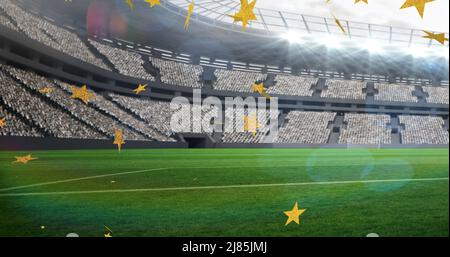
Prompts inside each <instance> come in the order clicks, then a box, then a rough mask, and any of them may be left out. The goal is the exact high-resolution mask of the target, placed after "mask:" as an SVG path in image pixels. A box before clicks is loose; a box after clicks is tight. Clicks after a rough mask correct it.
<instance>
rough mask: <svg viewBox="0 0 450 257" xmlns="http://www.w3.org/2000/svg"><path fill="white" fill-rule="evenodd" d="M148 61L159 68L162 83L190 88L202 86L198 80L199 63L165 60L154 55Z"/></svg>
mask: <svg viewBox="0 0 450 257" xmlns="http://www.w3.org/2000/svg"><path fill="white" fill-rule="evenodd" d="M150 62H151V63H152V64H153V66H155V67H156V68H157V69H159V73H160V76H161V81H162V82H163V83H166V84H170V85H178V86H183V87H192V88H201V87H203V84H202V82H201V81H200V76H201V75H202V74H203V67H202V66H200V65H193V64H186V63H179V62H174V61H167V60H163V59H160V58H155V57H150Z"/></svg>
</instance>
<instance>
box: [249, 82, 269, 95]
mask: <svg viewBox="0 0 450 257" xmlns="http://www.w3.org/2000/svg"><path fill="white" fill-rule="evenodd" d="M266 90H267V88H265V87H264V82H261V83H260V84H253V85H252V91H253V92H258V93H259V94H260V95H262V96H264V97H265V98H267V99H270V96H269V95H268V94H267V93H266Z"/></svg>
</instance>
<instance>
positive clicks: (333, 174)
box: [0, 0, 449, 237]
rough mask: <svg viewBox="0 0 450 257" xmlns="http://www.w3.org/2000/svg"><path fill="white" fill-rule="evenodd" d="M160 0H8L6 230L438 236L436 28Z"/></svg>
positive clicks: (0, 14)
mask: <svg viewBox="0 0 450 257" xmlns="http://www.w3.org/2000/svg"><path fill="white" fill-rule="evenodd" d="M152 2H153V1H143V0H134V1H125V0H124V1H122V0H114V1H109V0H73V1H63V0H60V1H52V0H33V1H32V0H0V77H1V79H0V178H1V179H0V206H1V208H0V217H2V219H1V220H0V236H2V237H3V236H13V237H16V236H31V237H65V236H66V235H76V236H81V237H103V236H108V237H109V236H114V237H135V236H147V237H148V236H150V237H159V236H162V237H166V236H170V237H179V236H182V237H183V236H193V237H197V236H213V237H217V236H244V237H253V236H256V237H261V236H264V237H273V236H277V237H330V236H337V237H366V235H369V234H374V233H375V234H376V235H379V236H382V237H396V236H407V237H415V236H417V237H423V236H432V237H448V231H449V229H448V228H449V226H448V225H449V224H448V218H449V212H448V206H449V184H448V176H449V169H448V168H449V164H448V144H449V66H448V64H449V61H448V60H449V59H448V58H449V57H448V51H449V49H448V40H446V38H448V33H444V34H443V38H444V39H443V42H442V43H440V42H438V40H433V39H432V38H425V37H424V31H423V30H421V29H415V28H401V27H395V26H388V25H378V24H371V23H362V22H355V21H351V20H346V19H345V18H344V17H342V19H341V17H339V18H340V19H339V20H338V19H337V18H336V17H318V16H312V15H302V14H298V13H294V12H287V11H282V10H276V9H265V8H259V7H256V8H255V9H254V14H255V15H256V19H253V20H252V21H251V22H250V23H249V24H248V25H247V26H245V28H244V27H243V25H242V23H243V22H242V19H243V17H244V16H241V17H240V18H236V17H237V16H238V14H239V13H241V11H242V8H241V7H242V2H243V1H237V0H223V1H222V0H221V1H219V0H197V1H195V5H194V4H193V3H192V2H191V1H184V0H161V1H155V2H160V3H159V4H155V5H154V6H151V5H152V4H151V3H152ZM244 2H247V1H244ZM400 2H403V1H400ZM256 5H258V4H256ZM192 8H193V9H192ZM240 8H241V10H240ZM244 9H245V8H244ZM446 12H447V13H448V10H446ZM235 13H236V15H235V17H234V18H235V22H233V14H235ZM187 17H188V18H187ZM236 19H237V20H238V22H236ZM436 33H437V32H436ZM433 35H435V34H433ZM174 99H181V100H183V101H182V102H181V103H176V104H174ZM228 99H238V100H239V99H245V101H244V104H242V105H241V106H238V105H237V104H232V105H231V107H230V106H229V105H227V104H226V103H227V100H228ZM247 99H254V100H255V101H253V102H252V101H250V100H249V101H247ZM208 100H211V101H212V102H215V103H217V104H215V105H214V104H209V103H210V102H211V101H208ZM234 103H236V101H235V102H234ZM256 103H257V104H258V109H257V111H256V112H253V111H252V108H254V107H255V106H256ZM260 103H261V104H262V105H263V106H264V107H263V108H259V107H260V105H259V104H260ZM174 106H175V107H174ZM274 106H275V107H274ZM237 110H241V111H242V112H240V113H239V114H241V116H239V115H238V114H237ZM174 115H175V116H176V115H178V117H179V118H180V119H184V118H186V120H187V123H186V122H184V120H183V121H181V123H183V124H182V125H183V126H181V127H179V128H177V129H175V128H174ZM253 119H254V122H250V120H253ZM250 123H256V124H250ZM177 124H178V123H177ZM178 125H180V124H178ZM234 125H235V126H234ZM231 127H233V128H231ZM235 127H238V128H239V129H235ZM250 127H251V128H250ZM297 205H298V208H300V209H302V210H304V213H303V214H301V216H300V222H298V224H295V223H297V222H292V223H290V222H289V220H288V222H286V218H287V217H286V215H287V216H288V217H289V218H291V217H290V216H289V215H288V214H286V212H289V211H290V210H291V209H292V207H293V206H294V209H296V207H297ZM299 215H300V214H299ZM297 218H298V217H297ZM297 221H298V219H297ZM288 223H290V224H288Z"/></svg>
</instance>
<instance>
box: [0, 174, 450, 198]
mask: <svg viewBox="0 0 450 257" xmlns="http://www.w3.org/2000/svg"><path fill="white" fill-rule="evenodd" d="M444 180H449V178H448V177H447V178H418V179H379V180H348V181H323V182H299V183H278V184H253V185H251V184H249V185H225V186H197V187H167V188H141V189H111V190H91V191H62V192H35V193H33V192H31V193H6V194H0V197H6V196H46V195H50V196H51V195H82V194H105V193H135V192H162V191H188V190H210V189H234V188H264V187H285V186H309V185H342V184H373V183H395V182H424V181H444Z"/></svg>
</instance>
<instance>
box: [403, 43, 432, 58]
mask: <svg viewBox="0 0 450 257" xmlns="http://www.w3.org/2000/svg"><path fill="white" fill-rule="evenodd" d="M405 51H406V53H408V54H410V55H412V56H413V57H416V58H418V57H425V56H427V55H429V49H428V48H425V47H417V46H414V47H409V48H406V50H405Z"/></svg>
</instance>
